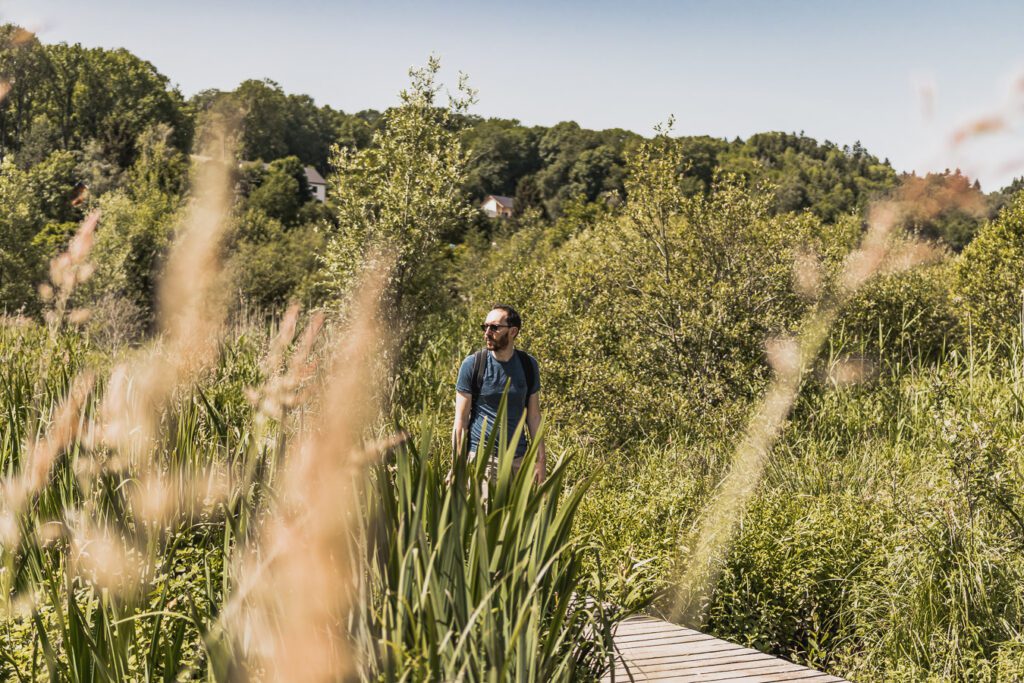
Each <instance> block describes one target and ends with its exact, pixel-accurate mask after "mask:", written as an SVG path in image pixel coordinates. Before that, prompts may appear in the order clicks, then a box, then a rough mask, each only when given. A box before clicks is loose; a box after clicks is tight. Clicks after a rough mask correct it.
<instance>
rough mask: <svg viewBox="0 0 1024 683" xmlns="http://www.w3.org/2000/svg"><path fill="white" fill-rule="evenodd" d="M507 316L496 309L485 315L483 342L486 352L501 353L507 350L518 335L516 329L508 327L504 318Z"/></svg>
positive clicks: (517, 329)
mask: <svg viewBox="0 0 1024 683" xmlns="http://www.w3.org/2000/svg"><path fill="white" fill-rule="evenodd" d="M507 315H508V313H506V312H505V311H503V310H501V309H500V308H496V309H494V310H493V311H491V312H490V313H488V314H487V318H486V319H485V320H484V342H486V344H487V350H488V351H503V350H505V349H507V348H508V347H509V346H510V345H511V344H512V341H513V340H514V339H515V338H516V335H517V334H518V333H519V328H518V327H508V323H507V322H506V320H505V317H506V316H507Z"/></svg>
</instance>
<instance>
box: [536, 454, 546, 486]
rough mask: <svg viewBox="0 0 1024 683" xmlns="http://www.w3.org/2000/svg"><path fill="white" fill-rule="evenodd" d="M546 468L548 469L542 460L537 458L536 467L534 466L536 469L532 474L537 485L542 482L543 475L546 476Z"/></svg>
mask: <svg viewBox="0 0 1024 683" xmlns="http://www.w3.org/2000/svg"><path fill="white" fill-rule="evenodd" d="M547 470H548V468H547V466H546V464H545V462H544V460H543V459H542V458H541V459H538V460H537V467H536V470H535V472H534V475H533V480H534V481H535V482H537V485H538V486H539V485H541V484H543V483H544V477H546V476H547V474H548V471H547Z"/></svg>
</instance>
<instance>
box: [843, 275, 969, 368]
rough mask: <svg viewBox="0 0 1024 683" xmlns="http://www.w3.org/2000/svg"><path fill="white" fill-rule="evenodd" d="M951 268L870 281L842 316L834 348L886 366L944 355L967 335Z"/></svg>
mask: <svg viewBox="0 0 1024 683" xmlns="http://www.w3.org/2000/svg"><path fill="white" fill-rule="evenodd" d="M950 270H951V269H950V267H949V266H948V265H946V264H942V265H939V266H932V267H928V268H919V269H916V270H911V271H906V272H902V273H896V274H890V275H883V276H881V277H879V278H876V279H875V280H873V281H871V282H869V283H868V284H867V285H866V286H865V287H864V288H862V289H861V290H859V291H858V292H857V293H856V294H855V295H854V296H853V297H852V298H851V299H850V300H849V301H847V302H846V304H845V305H844V307H843V310H842V311H841V313H840V315H839V320H838V322H837V323H836V326H835V328H834V329H833V333H832V339H831V347H832V349H833V351H834V353H836V354H844V353H845V354H851V355H853V356H856V357H859V358H861V359H864V360H867V361H869V362H870V363H872V364H883V365H890V364H895V365H899V364H913V363H922V362H924V363H928V362H935V361H939V360H941V359H942V358H943V357H944V356H945V354H946V353H947V352H948V351H949V350H951V349H952V348H954V347H957V346H959V345H960V342H961V341H962V340H963V334H964V330H963V329H962V327H961V325H960V323H961V320H960V317H959V312H958V311H957V309H956V307H955V306H954V304H953V298H952V294H951V291H950V279H951V274H950Z"/></svg>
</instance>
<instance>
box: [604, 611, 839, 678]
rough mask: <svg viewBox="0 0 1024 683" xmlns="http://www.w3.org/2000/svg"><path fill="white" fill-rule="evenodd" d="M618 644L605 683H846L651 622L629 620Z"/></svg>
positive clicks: (619, 631)
mask: <svg viewBox="0 0 1024 683" xmlns="http://www.w3.org/2000/svg"><path fill="white" fill-rule="evenodd" d="M614 639H615V668H614V669H613V670H612V671H609V672H608V673H606V674H605V675H604V677H603V678H602V679H601V681H602V682H606V681H607V682H614V683H624V682H629V681H637V682H639V681H661V682H662V683H675V682H677V681H679V682H681V681H685V682H686V683H696V682H697V681H740V682H741V683H769V682H771V683H780V682H782V681H801V682H804V681H806V682H807V683H844V679H842V678H838V677H836V676H831V675H829V674H826V673H822V672H820V671H815V670H814V669H808V668H806V667H803V666H800V665H798V664H793V663H792V662H787V661H786V660H784V659H779V658H777V657H772V656H770V655H766V654H764V653H762V652H758V651H757V650H751V649H750V648H746V647H741V646H739V645H736V644H734V643H730V642H727V641H725V640H720V639H718V638H714V637H712V636H709V635H707V634H705V633H701V632H700V631H694V630H692V629H688V628H683V627H682V626H676V625H675V624H670V623H668V622H667V621H662V620H660V619H654V618H652V617H643V616H640V617H632V618H630V619H627V620H626V621H624V622H622V623H621V624H620V625H619V627H618V629H617V630H616V632H615V637H614Z"/></svg>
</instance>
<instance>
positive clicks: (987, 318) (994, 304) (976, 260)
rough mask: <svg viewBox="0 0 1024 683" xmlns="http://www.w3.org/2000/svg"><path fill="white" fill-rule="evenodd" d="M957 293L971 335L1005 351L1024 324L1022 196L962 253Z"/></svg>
mask: <svg viewBox="0 0 1024 683" xmlns="http://www.w3.org/2000/svg"><path fill="white" fill-rule="evenodd" d="M955 287H956V289H955V292H956V295H957V296H956V301H957V305H958V307H959V309H960V310H961V314H962V317H963V320H964V322H963V324H964V325H965V326H966V327H967V328H968V329H969V330H970V333H971V335H972V336H973V337H974V338H975V339H976V340H977V341H978V342H979V343H980V344H981V345H988V344H993V345H998V346H1003V347H1004V348H1006V346H1007V344H1008V342H1009V341H1010V340H1011V339H1012V338H1014V336H1015V334H1014V333H1015V332H1016V331H1018V330H1020V329H1021V325H1022V324H1024V322H1022V315H1024V314H1022V310H1024V194H1018V195H1017V196H1016V197H1015V198H1014V199H1013V200H1011V202H1010V203H1009V205H1008V206H1006V207H1005V208H1004V209H1003V210H1002V211H1001V212H1000V214H999V217H998V218H997V219H996V220H994V221H991V222H989V223H986V224H984V225H983V226H982V227H981V229H980V230H979V231H978V235H977V237H975V238H974V240H973V241H972V242H971V243H970V244H969V245H967V247H966V248H965V249H964V251H963V253H962V255H961V257H960V259H959V262H958V263H957V269H956V280H955Z"/></svg>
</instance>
